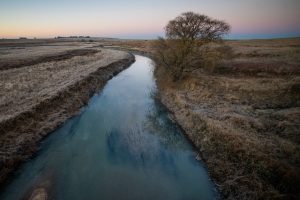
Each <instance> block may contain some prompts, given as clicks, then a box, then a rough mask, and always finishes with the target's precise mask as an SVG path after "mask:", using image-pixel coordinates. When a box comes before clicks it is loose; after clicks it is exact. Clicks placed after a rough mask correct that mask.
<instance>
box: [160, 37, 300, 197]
mask: <svg viewBox="0 0 300 200" xmlns="http://www.w3.org/2000/svg"><path fill="white" fill-rule="evenodd" d="M225 44H226V45H228V46H229V47H231V48H232V49H233V54H234V58H233V60H231V61H223V62H221V63H219V64H218V65H216V66H215V68H214V69H213V70H203V69H199V70H198V71H196V72H194V73H193V74H191V75H189V76H187V77H185V78H184V79H183V80H182V81H180V82H176V83H173V82H172V81H169V80H168V79H166V77H162V76H161V73H162V72H161V71H160V70H161V69H160V68H159V66H157V68H156V77H157V82H158V86H159V89H160V96H161V100H162V102H163V103H164V104H165V105H166V106H167V107H168V109H169V110H170V111H171V112H172V113H173V114H174V117H175V119H176V121H177V122H178V123H179V124H180V125H181V126H182V128H183V129H184V131H185V132H186V134H187V137H189V139H191V141H192V142H193V143H194V144H195V146H196V148H197V149H198V151H199V157H200V158H202V159H203V160H204V161H205V163H206V164H207V167H208V169H209V171H210V173H211V175H212V177H213V178H214V180H215V181H216V184H217V185H218V186H219V189H220V191H221V193H222V194H223V196H224V198H225V199H297V197H299V191H300V188H299V185H300V173H299V171H300V163H299V161H300V151H299V143H300V136H299V130H300V127H299V125H300V92H299V88H300V87H299V86H300V60H299V58H300V39H278V40H253V41H226V43H225Z"/></svg>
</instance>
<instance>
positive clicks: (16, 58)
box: [0, 40, 134, 183]
mask: <svg viewBox="0 0 300 200" xmlns="http://www.w3.org/2000/svg"><path fill="white" fill-rule="evenodd" d="M34 42H36V41H35V40H34ZM40 42H42V43H41V44H38V43H34V45H33V44H32V43H31V42H30V41H28V42H27V43H25V42H22V43H21V44H22V45H21V46H22V48H18V46H19V45H20V44H18V43H15V44H14V45H12V43H9V45H7V46H5V45H4V44H3V43H4V42H2V43H1V42H0V66H1V68H0V183H1V182H3V181H4V180H5V179H6V178H7V176H8V174H9V173H11V172H12V171H13V170H14V169H15V168H16V167H17V166H18V164H20V163H21V162H22V161H24V160H25V159H27V158H28V157H29V156H31V155H32V154H33V153H35V152H36V150H37V147H38V142H39V141H40V140H41V139H42V138H43V137H44V136H46V135H47V134H48V133H50V132H51V131H52V130H54V129H55V128H56V127H57V126H59V125H60V124H61V123H63V122H64V121H65V120H66V119H68V118H69V117H71V116H72V115H74V114H76V113H77V112H78V111H79V109H80V107H81V106H83V105H84V104H86V103H87V102H88V100H89V98H90V97H91V95H93V94H94V92H96V91H99V89H101V87H103V86H104V85H105V83H106V81H107V80H109V79H110V78H111V77H113V76H114V75H115V74H116V73H118V72H120V71H121V70H122V69H124V68H125V67H127V66H129V65H130V64H131V63H132V62H133V61H134V57H133V56H132V55H130V54H128V53H126V52H122V51H116V50H109V49H102V48H99V47H95V46H98V45H99V43H98V42H78V41H71V42H65V41H64V42H57V41H56V43H53V42H49V43H47V44H44V42H43V41H40Z"/></svg>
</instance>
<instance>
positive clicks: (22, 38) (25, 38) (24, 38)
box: [19, 37, 27, 40]
mask: <svg viewBox="0 0 300 200" xmlns="http://www.w3.org/2000/svg"><path fill="white" fill-rule="evenodd" d="M19 39H20V40H27V37H19Z"/></svg>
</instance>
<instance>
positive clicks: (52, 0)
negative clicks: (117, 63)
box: [0, 0, 300, 39]
mask: <svg viewBox="0 0 300 200" xmlns="http://www.w3.org/2000/svg"><path fill="white" fill-rule="evenodd" d="M299 10H300V0H251V1H241V0H210V1H207V0H206V1H204V0H151V1H149V0H106V1H104V0H0V37H5V38H14V37H20V36H25V37H54V36H57V35H61V36H68V35H91V36H106V37H119V38H138V39H148V38H149V39H150V38H155V37H157V36H159V35H163V28H164V26H165V25H166V24H167V22H168V21H169V20H171V19H173V18H174V17H176V16H177V15H179V14H181V13H182V12H185V11H194V12H197V13H202V14H206V15H208V16H210V17H212V18H217V19H222V20H225V21H227V22H228V23H229V24H230V25H231V26H232V32H231V34H230V35H229V36H228V37H229V38H242V39H243V38H272V37H287V36H300V20H299V19H300V11H299Z"/></svg>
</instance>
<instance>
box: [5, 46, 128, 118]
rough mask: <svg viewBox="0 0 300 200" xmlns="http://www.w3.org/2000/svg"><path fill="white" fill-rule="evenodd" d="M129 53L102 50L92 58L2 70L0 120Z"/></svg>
mask: <svg viewBox="0 0 300 200" xmlns="http://www.w3.org/2000/svg"><path fill="white" fill-rule="evenodd" d="M126 55H127V54H126V53H123V52H117V51H111V50H101V52H100V53H97V54H95V55H93V56H92V57H91V56H80V57H73V58H70V59H67V60H62V61H52V62H45V63H39V64H36V65H32V66H27V67H22V68H18V69H9V70H2V71H0V77H1V78H0V96H1V99H0V110H1V115H0V122H1V121H3V120H7V119H9V118H12V117H14V116H16V115H18V114H19V113H21V112H24V111H27V110H30V109H31V108H32V107H33V106H34V105H36V104H37V103H39V102H41V101H43V100H45V99H47V98H49V97H51V96H53V95H55V94H56V93H57V92H59V91H61V90H63V89H64V88H66V87H68V86H69V85H72V84H74V83H76V82H77V81H78V80H80V79H82V78H84V77H85V76H88V75H89V74H90V73H92V72H94V71H96V70H97V69H98V68H99V67H102V66H107V65H109V64H110V63H113V62H115V61H117V60H120V59H122V58H124V57H126Z"/></svg>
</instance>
